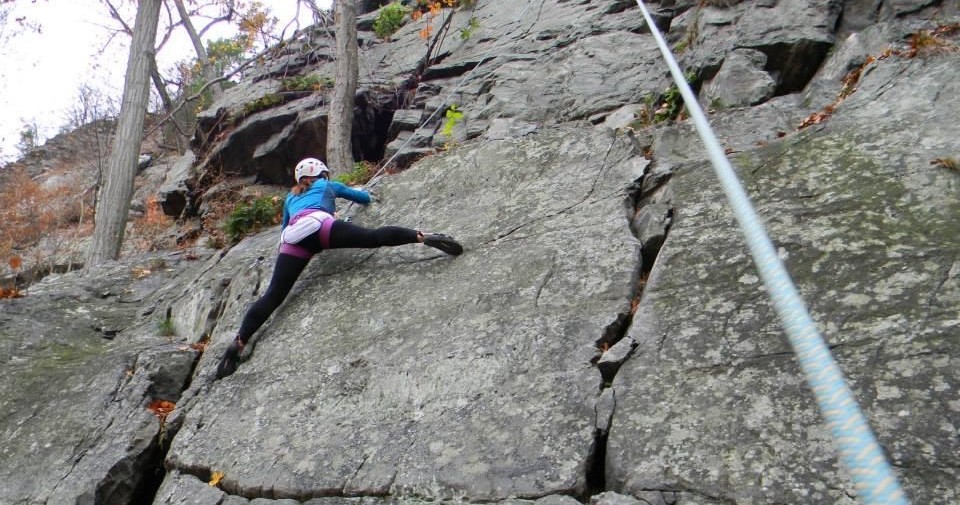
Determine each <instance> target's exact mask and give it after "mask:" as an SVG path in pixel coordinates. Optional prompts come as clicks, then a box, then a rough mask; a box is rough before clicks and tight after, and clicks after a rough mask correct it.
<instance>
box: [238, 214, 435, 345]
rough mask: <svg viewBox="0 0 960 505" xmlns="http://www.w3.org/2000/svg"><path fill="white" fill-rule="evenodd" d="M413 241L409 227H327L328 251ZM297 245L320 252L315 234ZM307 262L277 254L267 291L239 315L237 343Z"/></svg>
mask: <svg viewBox="0 0 960 505" xmlns="http://www.w3.org/2000/svg"><path fill="white" fill-rule="evenodd" d="M417 238H418V233H417V231H416V230H411V229H410V228H403V227H400V226H382V227H380V228H364V227H362V226H357V225H355V224H351V223H348V222H346V221H339V220H338V221H336V222H334V223H333V227H332V228H330V249H344V248H353V247H356V248H364V249H371V248H376V247H384V246H398V245H404V244H413V243H415V242H419V240H417ZM297 245H300V246H303V247H305V248H306V249H308V250H309V251H310V252H311V253H313V254H317V253H319V252H320V251H322V250H323V248H322V247H321V245H320V237H319V236H318V235H317V234H313V235H310V236H309V237H307V238H305V239H303V240H302V241H300V242H299V243H298V244H297ZM309 262H310V258H300V257H297V256H293V255H290V254H283V253H281V254H278V255H277V263H276V265H275V266H274V268H273V277H271V278H270V285H269V286H267V291H266V292H264V293H263V296H261V297H260V298H259V299H258V300H257V301H256V302H254V303H253V305H251V306H250V308H249V309H248V310H247V313H246V315H244V316H243V322H242V323H240V330H239V331H238V332H237V338H238V339H239V340H240V341H241V342H243V343H246V342H247V341H248V340H249V339H250V337H251V336H252V335H253V333H254V332H256V331H257V330H258V329H259V328H260V327H261V326H263V323H265V322H266V321H267V318H269V317H270V314H273V311H274V310H276V308H277V307H279V306H280V304H281V303H282V302H283V300H284V299H285V298H286V297H287V294H289V293H290V290H291V289H292V288H293V284H294V283H295V282H296V281H297V278H298V277H300V273H301V272H303V269H304V268H306V266H307V263H309Z"/></svg>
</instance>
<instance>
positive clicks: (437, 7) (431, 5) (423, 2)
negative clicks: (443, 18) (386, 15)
mask: <svg viewBox="0 0 960 505" xmlns="http://www.w3.org/2000/svg"><path fill="white" fill-rule="evenodd" d="M456 4H457V0H417V7H416V8H415V9H414V11H413V12H412V13H410V17H411V19H413V20H414V21H419V20H420V19H422V18H423V17H424V16H426V20H427V22H426V24H425V25H424V27H423V28H421V29H420V38H422V39H429V38H430V35H432V34H433V18H435V17H437V16H439V15H440V11H441V10H443V8H444V7H453V6H455V5H456Z"/></svg>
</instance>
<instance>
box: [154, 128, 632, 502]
mask: <svg viewBox="0 0 960 505" xmlns="http://www.w3.org/2000/svg"><path fill="white" fill-rule="evenodd" d="M555 146H562V149H559V150H554V147H555ZM597 153H603V155H602V156H597ZM634 156H636V155H635V154H634V153H633V147H632V146H631V143H630V142H629V141H628V140H627V139H626V138H625V137H623V136H619V137H618V136H615V135H613V134H611V133H604V132H602V131H594V130H585V131H584V130H577V129H563V130H558V131H549V132H543V133H541V134H537V135H532V136H528V137H526V138H525V139H523V140H514V141H502V142H494V143H485V144H479V145H473V146H464V147H463V148H459V149H456V150H454V151H451V152H450V153H448V154H447V155H444V156H439V157H436V158H431V159H430V160H425V161H424V162H422V163H420V164H419V165H417V167H416V168H414V169H411V170H410V171H408V172H405V173H404V174H403V175H401V176H397V177H395V178H391V179H390V180H388V181H385V182H383V183H382V184H381V185H380V186H379V187H378V188H377V191H378V193H379V195H380V198H381V199H382V201H383V203H381V204H378V205H375V206H373V207H372V208H370V209H369V210H363V211H361V212H359V214H358V215H357V216H356V217H355V221H356V222H358V223H364V224H381V223H382V224H387V223H397V224H406V225H409V226H416V227H422V228H424V229H428V230H436V229H439V231H444V232H449V233H453V234H454V235H456V236H457V238H458V239H460V240H462V241H463V243H464V245H465V247H466V249H467V252H466V253H464V254H463V255H462V256H460V257H457V258H447V257H442V255H439V254H438V253H437V252H436V251H434V250H432V249H426V248H423V247H422V246H419V247H414V246H405V247H402V248H397V249H388V250H380V251H377V252H360V251H338V252H331V253H329V254H327V253H324V254H323V255H322V256H320V257H318V258H316V260H315V263H314V265H313V266H311V267H310V269H309V270H308V271H307V272H306V273H305V274H304V276H303V277H302V282H301V284H300V287H299V288H295V295H294V297H293V298H291V299H290V300H289V302H288V303H287V304H286V305H285V306H284V307H283V308H281V310H280V312H279V313H278V314H277V317H276V318H275V320H274V321H273V322H272V323H271V324H269V325H268V327H267V328H266V329H265V330H264V332H263V333H262V336H261V337H260V339H259V341H258V343H257V347H256V350H255V352H254V353H253V355H252V358H251V359H250V360H249V361H247V362H246V363H244V364H243V365H242V366H241V368H240V370H239V371H238V372H237V373H236V374H235V375H233V376H231V377H230V378H228V379H227V380H223V381H219V382H216V383H214V384H212V385H211V386H210V387H209V389H208V390H206V391H204V393H203V394H202V396H200V395H198V396H196V397H195V400H196V401H195V403H194V404H193V405H192V406H191V407H190V410H189V414H188V415H187V416H186V420H185V422H184V425H183V428H182V429H181V431H180V433H179V434H178V435H177V437H176V439H175V440H174V443H173V446H172V448H171V452H170V454H169V456H168V465H169V466H171V467H173V468H176V469H179V470H180V471H182V472H188V473H194V474H196V473H198V472H207V471H211V472H212V471H222V472H224V473H225V475H226V476H225V478H224V480H223V483H222V487H223V489H225V490H227V491H228V492H230V493H231V494H237V495H241V496H247V497H257V496H259V497H266V498H284V497H287V498H295V499H300V500H304V499H308V498H311V497H319V496H325V495H344V496H354V495H362V496H376V495H382V494H390V495H396V496H401V497H403V496H407V497H422V498H426V499H452V498H455V497H458V496H470V497H476V498H478V499H484V500H502V499H506V498H509V497H511V496H517V497H534V498H535V497H540V496H545V495H549V494H555V493H560V494H573V495H578V494H581V493H583V492H584V491H585V487H586V476H587V463H588V460H589V457H590V454H591V451H592V448H593V444H594V430H595V428H594V425H595V416H594V414H593V411H594V407H593V404H594V401H595V399H596V396H597V394H598V391H599V386H600V376H599V373H598V372H597V370H596V369H595V368H594V367H593V366H592V365H591V364H590V362H589V358H590V356H592V354H593V353H592V352H590V351H589V349H590V348H591V347H592V346H593V344H594V342H595V341H596V340H598V339H599V338H600V336H601V335H602V333H603V332H604V329H605V327H606V326H607V325H609V324H610V323H612V322H613V321H615V320H616V319H617V316H618V314H620V313H622V312H625V311H627V310H628V309H629V297H630V294H631V283H630V278H631V275H632V272H633V270H634V268H635V265H634V262H635V261H636V254H637V253H636V246H635V245H634V244H633V242H632V241H631V240H629V231H628V229H627V221H626V217H625V215H624V213H623V202H624V199H625V196H626V195H625V193H624V191H623V188H624V186H623V182H624V181H628V180H630V179H629V169H630V168H631V167H632V163H630V160H631V159H632V158H633V157H634ZM424 180H428V181H430V183H429V184H427V185H424V184H423V181H424ZM508 193H509V194H511V195H512V197H511V198H510V199H507V200H504V199H503V198H502V196H503V195H504V194H508ZM464 195H472V197H470V198H466V199H465V198H464ZM264 253H266V251H264ZM261 289H262V286H261ZM238 323H239V321H225V324H224V329H223V330H220V329H218V332H217V333H216V334H215V336H216V340H217V341H220V342H225V341H226V340H227V339H229V338H230V337H231V336H232V332H231V331H229V328H231V327H234V328H235V325H236V324H238ZM216 349H217V350H218V351H219V350H220V347H217V348H216ZM208 354H209V353H208ZM217 355H218V354H213V357H214V358H215V357H216V356H217ZM204 363H205V364H204V365H202V366H203V367H204V368H208V367H212V366H213V365H214V364H215V360H214V359H212V358H211V359H210V360H207V359H206V357H205V358H204ZM200 387H206V386H200Z"/></svg>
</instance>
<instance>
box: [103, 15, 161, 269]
mask: <svg viewBox="0 0 960 505" xmlns="http://www.w3.org/2000/svg"><path fill="white" fill-rule="evenodd" d="M161 3H162V0H140V2H139V5H138V7H137V20H136V22H135V23H134V26H133V39H132V40H131V42H130V55H129V57H128V58H127V74H126V78H125V79H124V83H123V102H122V103H121V105H120V118H119V120H118V121H117V131H116V134H115V136H114V140H113V151H112V152H111V153H110V162H109V164H108V165H107V172H106V174H104V178H103V186H102V187H101V188H100V192H99V196H98V198H97V207H96V218H95V220H94V223H95V226H96V228H95V229H94V232H93V243H92V244H91V245H90V249H89V251H88V252H87V266H95V265H98V264H101V263H104V262H106V261H109V260H113V259H117V258H118V257H119V256H120V246H121V245H122V244H123V234H124V231H125V228H126V225H127V214H128V213H129V212H130V198H131V197H132V196H133V180H134V177H136V175H137V161H138V158H139V156H140V144H141V143H142V142H143V120H144V117H145V116H146V112H147V105H148V104H149V99H150V69H151V65H152V62H153V52H154V44H155V43H156V38H157V21H158V19H159V17H160V4H161Z"/></svg>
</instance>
